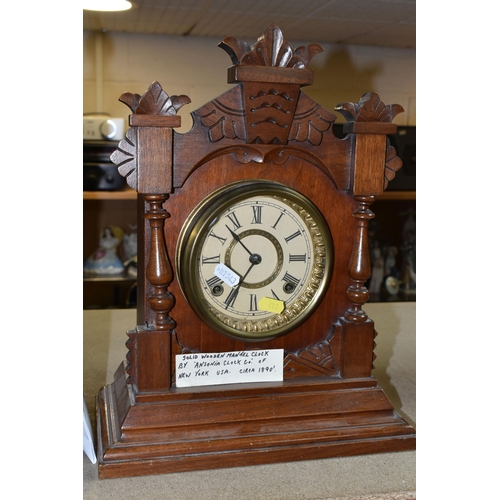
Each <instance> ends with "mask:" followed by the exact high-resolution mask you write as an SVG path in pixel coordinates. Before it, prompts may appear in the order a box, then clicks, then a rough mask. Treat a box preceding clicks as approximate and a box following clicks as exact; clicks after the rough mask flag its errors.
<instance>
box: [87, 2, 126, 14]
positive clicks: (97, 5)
mask: <svg viewBox="0 0 500 500" xmlns="http://www.w3.org/2000/svg"><path fill="white" fill-rule="evenodd" d="M131 7H132V2H128V1H127V0H84V2H83V10H99V11H105V12H117V11H119V10H128V9H130V8H131Z"/></svg>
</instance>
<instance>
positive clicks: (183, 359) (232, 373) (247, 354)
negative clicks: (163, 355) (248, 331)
mask: <svg viewBox="0 0 500 500" xmlns="http://www.w3.org/2000/svg"><path fill="white" fill-rule="evenodd" d="M283 356H284V350H283V349H262V350H255V351H254V350H252V351H233V352H218V353H207V354H202V353H191V354H177V355H176V356H175V363H176V370H175V376H176V385H177V387H195V386H200V385H221V384H241V383H246V382H277V381H282V380H283Z"/></svg>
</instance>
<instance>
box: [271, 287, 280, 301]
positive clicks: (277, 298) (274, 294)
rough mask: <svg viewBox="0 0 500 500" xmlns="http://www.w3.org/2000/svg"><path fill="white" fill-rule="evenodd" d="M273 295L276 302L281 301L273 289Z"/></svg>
mask: <svg viewBox="0 0 500 500" xmlns="http://www.w3.org/2000/svg"><path fill="white" fill-rule="evenodd" d="M271 293H272V294H273V297H274V298H275V299H276V300H281V299H280V298H279V297H278V296H277V295H276V293H274V290H273V289H272V288H271Z"/></svg>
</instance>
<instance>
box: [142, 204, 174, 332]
mask: <svg viewBox="0 0 500 500" xmlns="http://www.w3.org/2000/svg"><path fill="white" fill-rule="evenodd" d="M168 197H169V195H167V194H152V195H146V196H145V197H144V198H145V200H146V202H147V203H149V207H150V208H149V210H148V212H146V214H145V216H144V217H145V219H146V220H148V221H149V227H150V234H151V239H150V245H149V248H150V252H149V260H148V264H147V267H146V279H147V280H148V282H149V283H150V285H151V287H152V293H150V295H149V296H148V303H149V305H150V307H151V309H152V310H153V311H154V312H155V315H156V317H155V328H156V330H172V328H173V327H174V324H175V323H174V321H173V320H172V318H170V316H169V312H170V310H171V309H172V308H173V307H174V304H175V299H174V296H173V295H172V294H171V293H170V292H169V291H168V286H169V285H170V283H171V282H172V280H173V278H174V275H173V272H172V266H171V265H170V261H169V258H168V254H167V247H166V245H165V237H164V225H165V219H167V218H168V217H169V214H168V212H167V211H166V210H165V209H163V208H162V206H163V203H164V202H165V201H166V200H167V199H168Z"/></svg>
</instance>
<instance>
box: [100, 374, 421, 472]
mask: <svg viewBox="0 0 500 500" xmlns="http://www.w3.org/2000/svg"><path fill="white" fill-rule="evenodd" d="M98 409H99V414H98V437H99V441H98V442H99V444H100V446H99V450H98V458H99V477H101V478H114V477H124V476H134V475H146V474H161V473H171V472H184V471H190V470H202V469H216V468H226V467H240V466H248V465H259V464H270V463H276V462H290V461H297V460H311V459H319V458H331V457H339V456H349V455H360V454H366V453H378V452H389V451H404V450H411V449H414V448H415V432H414V429H413V428H412V427H411V426H410V425H408V424H407V423H406V422H405V421H404V420H403V419H402V418H400V417H399V416H398V415H397V414H396V413H395V412H394V410H393V407H392V404H391V403H390V401H389V400H388V399H387V397H386V395H385V394H384V392H383V391H382V389H380V388H379V387H377V384H376V381H375V380H374V379H372V378H360V379H353V380H340V379H339V380H336V381H331V380H325V379H322V380H317V381H315V382H314V383H311V382H310V381H307V380H303V379H295V380H293V381H285V382H283V383H282V384H254V385H253V386H251V385H250V384H248V385H246V384H244V385H242V386H240V385H231V386H224V387H217V388H215V389H214V388H213V387H210V388H206V387H205V388H198V389H177V390H174V391H173V392H172V393H170V395H169V397H167V396H166V395H161V394H155V393H152V394H150V395H145V396H144V397H136V398H135V400H134V398H133V396H132V394H131V392H130V391H129V390H128V388H127V384H126V381H125V371H124V369H123V367H120V368H119V370H118V371H117V373H116V375H115V382H114V383H113V384H111V385H110V386H107V387H106V388H105V389H104V390H103V391H102V392H101V393H100V396H99V401H98Z"/></svg>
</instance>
